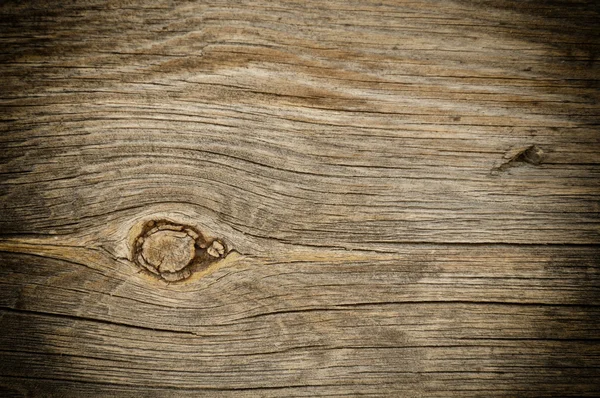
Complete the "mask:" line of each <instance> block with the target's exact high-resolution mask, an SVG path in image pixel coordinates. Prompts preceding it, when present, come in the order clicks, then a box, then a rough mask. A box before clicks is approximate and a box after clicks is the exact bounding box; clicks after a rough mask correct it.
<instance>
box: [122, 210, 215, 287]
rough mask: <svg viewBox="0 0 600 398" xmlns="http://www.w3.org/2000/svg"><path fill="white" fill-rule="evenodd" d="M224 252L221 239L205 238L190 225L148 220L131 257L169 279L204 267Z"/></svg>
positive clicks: (143, 266)
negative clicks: (209, 239) (210, 239)
mask: <svg viewBox="0 0 600 398" xmlns="http://www.w3.org/2000/svg"><path fill="white" fill-rule="evenodd" d="M226 252H227V250H226V247H225V244H224V243H223V242H221V241H220V240H212V241H208V240H207V239H206V238H205V237H204V235H202V234H201V233H200V232H199V231H197V230H195V229H194V228H192V227H190V226H186V225H181V224H176V223H172V222H170V221H149V222H148V223H146V225H145V226H144V227H143V229H142V233H141V234H140V235H139V236H138V237H137V239H136V241H135V245H134V248H133V259H134V261H135V262H136V263H137V264H138V265H139V266H141V267H142V268H143V269H145V270H147V271H150V272H151V273H152V274H154V275H156V276H158V277H160V278H162V279H164V280H166V281H169V282H173V281H180V280H183V279H186V278H188V277H190V276H191V275H192V274H193V273H194V272H195V271H198V270H201V269H205V268H207V267H208V266H209V265H210V263H212V262H214V261H216V260H218V259H220V258H222V257H224V256H225V254H226Z"/></svg>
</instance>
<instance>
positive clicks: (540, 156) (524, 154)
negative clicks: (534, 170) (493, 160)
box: [492, 145, 546, 173]
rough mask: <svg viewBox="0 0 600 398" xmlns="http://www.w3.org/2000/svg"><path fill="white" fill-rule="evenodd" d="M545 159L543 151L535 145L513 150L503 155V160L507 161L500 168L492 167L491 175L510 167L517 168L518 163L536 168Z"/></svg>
mask: <svg viewBox="0 0 600 398" xmlns="http://www.w3.org/2000/svg"><path fill="white" fill-rule="evenodd" d="M545 157H546V155H545V153H544V151H543V150H542V148H540V147H538V146H537V145H527V146H525V147H517V148H513V149H511V150H510V151H508V152H507V153H506V154H505V155H504V159H507V160H506V161H505V162H504V163H502V164H501V165H500V166H498V167H494V168H493V169H492V173H494V172H500V171H505V170H506V169H508V168H510V167H513V166H517V165H518V164H519V163H521V164H523V163H528V164H532V165H534V166H537V165H540V164H541V163H542V162H543V161H544V159H545Z"/></svg>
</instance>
